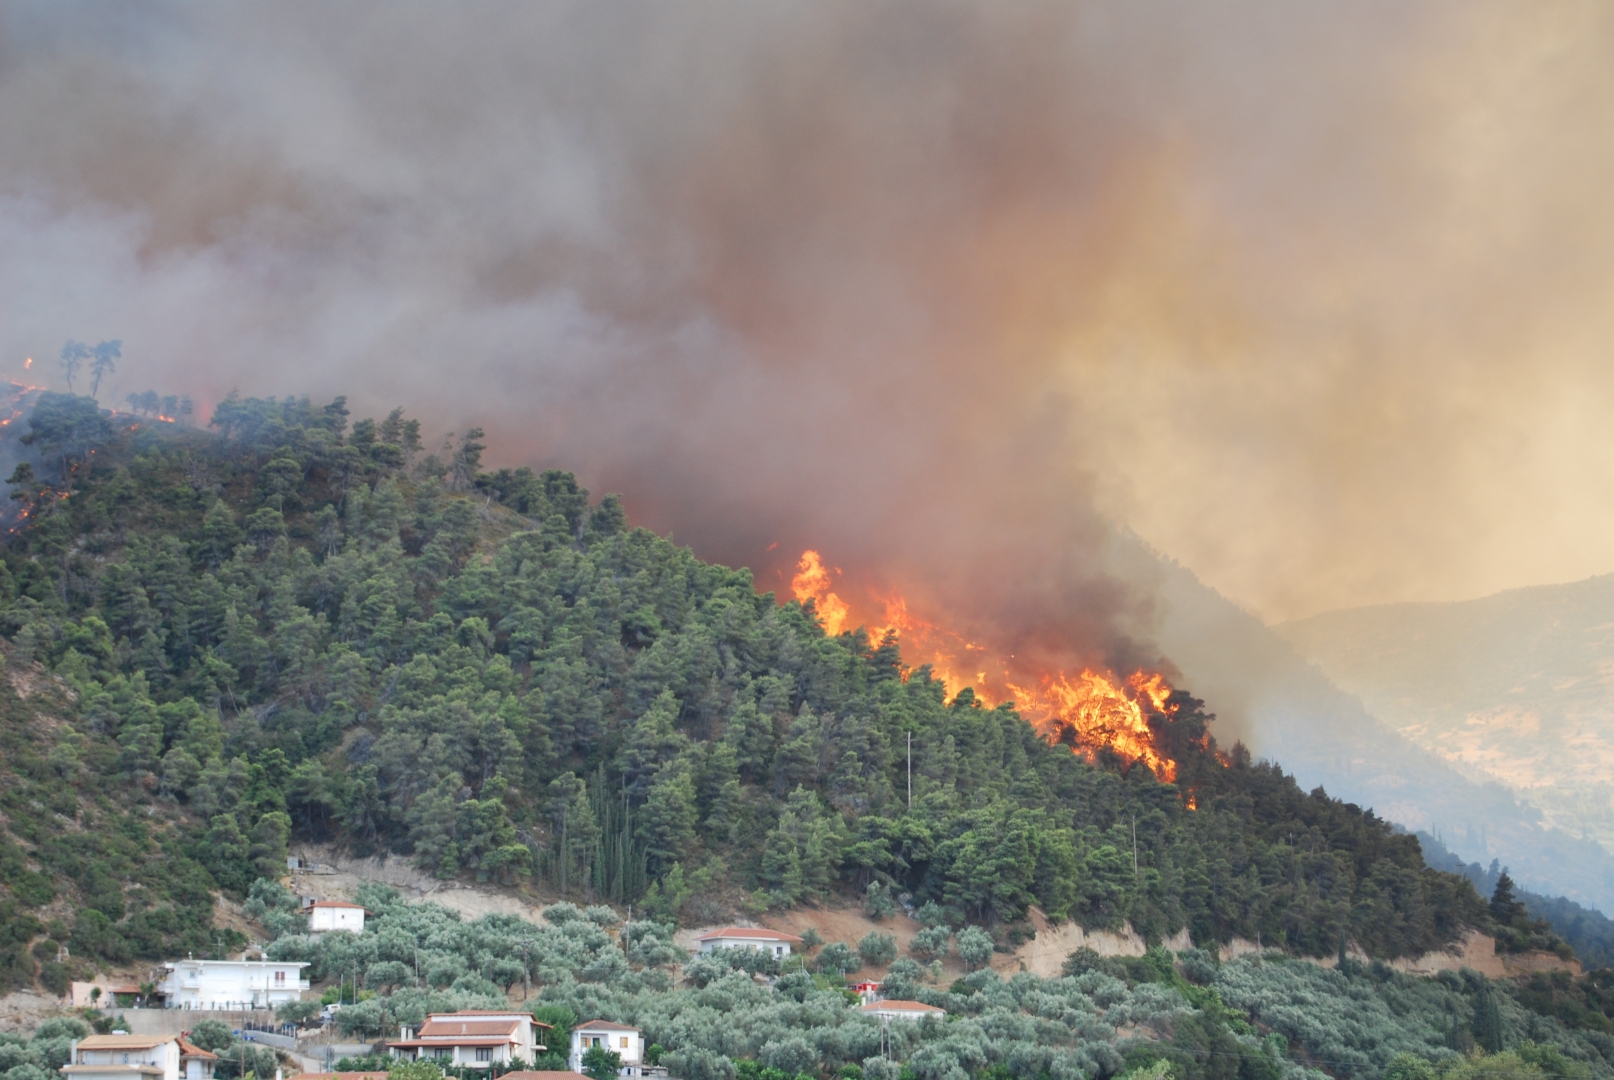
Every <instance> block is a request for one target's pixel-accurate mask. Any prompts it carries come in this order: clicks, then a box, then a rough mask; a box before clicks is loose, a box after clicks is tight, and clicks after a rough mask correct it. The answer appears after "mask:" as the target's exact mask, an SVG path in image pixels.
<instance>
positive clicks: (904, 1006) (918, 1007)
mask: <svg viewBox="0 0 1614 1080" xmlns="http://www.w3.org/2000/svg"><path fill="white" fill-rule="evenodd" d="M881 1009H888V1010H890V1011H891V1012H922V1013H945V1012H946V1011H947V1010H946V1009H938V1008H937V1007H936V1006H934V1005H926V1004H925V1003H924V1002H922V1001H900V1000H898V1001H871V1002H870V1003H869V1004H867V1005H865V1006H863V1011H864V1012H878V1011H879V1010H881Z"/></svg>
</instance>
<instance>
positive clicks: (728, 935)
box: [695, 926, 801, 959]
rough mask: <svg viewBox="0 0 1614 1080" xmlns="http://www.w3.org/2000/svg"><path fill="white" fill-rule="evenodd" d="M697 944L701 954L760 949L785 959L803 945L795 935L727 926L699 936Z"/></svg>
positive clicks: (757, 927)
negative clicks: (794, 948)
mask: <svg viewBox="0 0 1614 1080" xmlns="http://www.w3.org/2000/svg"><path fill="white" fill-rule="evenodd" d="M695 943H696V944H697V945H699V946H700V951H701V952H711V951H712V950H714V949H760V950H761V951H762V952H765V953H768V954H769V955H771V956H776V957H779V958H780V959H783V958H784V957H786V956H789V955H790V950H791V949H792V948H793V947H794V946H797V945H800V944H801V938H799V937H797V936H796V935H794V934H781V933H780V932H779V931H777V930H769V929H767V928H765V927H761V926H725V927H724V928H723V929H721V930H713V931H712V932H711V933H709V934H697V935H696V937H695Z"/></svg>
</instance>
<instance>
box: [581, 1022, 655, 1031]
mask: <svg viewBox="0 0 1614 1080" xmlns="http://www.w3.org/2000/svg"><path fill="white" fill-rule="evenodd" d="M587 1028H599V1029H600V1030H602V1031H638V1030H639V1029H638V1028H636V1027H629V1026H628V1025H627V1024H618V1023H615V1022H613V1021H611V1020H590V1021H589V1022H588V1023H586V1024H578V1025H577V1026H576V1027H574V1028H572V1030H573V1031H583V1030H585V1029H587Z"/></svg>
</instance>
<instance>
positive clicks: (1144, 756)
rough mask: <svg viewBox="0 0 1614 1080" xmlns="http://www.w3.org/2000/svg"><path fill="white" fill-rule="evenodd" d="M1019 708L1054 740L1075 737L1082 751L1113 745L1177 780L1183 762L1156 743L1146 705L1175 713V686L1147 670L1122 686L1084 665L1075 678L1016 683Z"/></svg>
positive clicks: (1157, 773) (1167, 778) (1060, 675)
mask: <svg viewBox="0 0 1614 1080" xmlns="http://www.w3.org/2000/svg"><path fill="white" fill-rule="evenodd" d="M1010 690H1011V691H1012V692H1013V694H1014V702H1015V706H1016V708H1018V709H1019V710H1020V712H1021V713H1022V714H1023V715H1025V716H1026V717H1027V718H1028V719H1029V720H1031V722H1032V723H1033V724H1035V725H1036V727H1037V729H1038V730H1039V731H1041V732H1042V733H1043V735H1044V736H1046V737H1047V738H1049V739H1050V740H1051V741H1053V742H1067V741H1068V742H1070V743H1072V745H1073V746H1074V747H1075V749H1076V751H1077V752H1078V753H1081V752H1082V751H1084V750H1085V751H1087V752H1088V753H1089V754H1091V752H1092V751H1094V750H1096V749H1097V748H1099V747H1108V748H1109V749H1110V750H1112V751H1114V752H1115V753H1116V754H1118V755H1119V756H1120V757H1121V759H1122V760H1123V761H1125V762H1127V764H1129V765H1130V764H1131V763H1132V762H1135V761H1141V762H1143V763H1144V764H1145V765H1147V766H1149V769H1150V771H1151V772H1153V773H1154V774H1155V776H1157V777H1159V778H1160V779H1161V780H1165V781H1167V782H1171V781H1174V780H1176V779H1177V763H1176V762H1175V761H1172V760H1171V759H1170V758H1168V757H1166V756H1165V755H1164V754H1161V753H1160V752H1159V751H1158V750H1157V749H1156V748H1155V739H1154V729H1153V728H1151V727H1150V726H1149V717H1148V714H1147V712H1145V709H1146V707H1152V709H1153V711H1154V712H1157V713H1161V714H1165V715H1169V713H1170V708H1171V707H1170V706H1169V705H1168V704H1167V700H1168V699H1169V698H1170V697H1171V687H1170V686H1168V685H1166V680H1165V679H1164V678H1163V677H1161V676H1160V675H1149V674H1145V673H1144V672H1142V671H1138V672H1134V673H1133V675H1132V677H1131V678H1129V679H1127V680H1126V681H1125V682H1124V683H1122V684H1120V685H1117V684H1116V683H1114V682H1112V681H1110V679H1108V678H1106V677H1105V676H1103V675H1100V674H1098V673H1097V672H1094V671H1091V670H1084V671H1083V672H1082V673H1081V674H1080V675H1078V676H1077V677H1076V678H1075V679H1074V680H1072V679H1070V678H1068V677H1067V676H1066V675H1065V674H1064V673H1063V672H1060V673H1057V674H1054V675H1050V676H1046V677H1045V678H1044V679H1043V682H1042V685H1041V686H1039V687H1034V688H1033V687H1023V686H1014V685H1011V686H1010Z"/></svg>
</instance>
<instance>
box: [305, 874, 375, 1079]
mask: <svg viewBox="0 0 1614 1080" xmlns="http://www.w3.org/2000/svg"><path fill="white" fill-rule="evenodd" d="M308 906H309V907H311V908H317V907H350V908H358V909H359V910H360V911H367V910H369V909H368V908H366V907H365V906H364V905H363V904H350V903H348V902H347V901H346V900H315V901H314V902H313V903H312V904H309V905H308ZM326 1075H329V1076H334V1075H335V1074H334V1073H327V1074H326Z"/></svg>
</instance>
